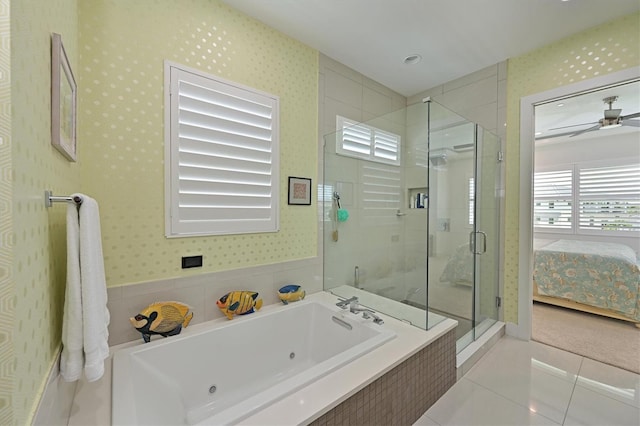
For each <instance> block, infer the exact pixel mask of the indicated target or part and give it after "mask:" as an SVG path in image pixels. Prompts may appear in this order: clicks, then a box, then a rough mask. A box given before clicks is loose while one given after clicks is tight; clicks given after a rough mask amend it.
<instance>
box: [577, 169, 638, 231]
mask: <svg viewBox="0 0 640 426" xmlns="http://www.w3.org/2000/svg"><path fill="white" fill-rule="evenodd" d="M578 202H579V227H580V229H581V230H598V231H636V232H637V231H640V165H638V164H630V165H625V166H615V167H597V168H581V169H580V189H579V194H578Z"/></svg>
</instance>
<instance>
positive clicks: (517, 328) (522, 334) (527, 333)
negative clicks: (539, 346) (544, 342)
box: [506, 322, 531, 340]
mask: <svg viewBox="0 0 640 426" xmlns="http://www.w3.org/2000/svg"><path fill="white" fill-rule="evenodd" d="M506 334H507V336H511V337H515V338H516V339H520V340H531V329H530V328H529V327H524V326H522V325H520V324H514V323H512V322H508V323H507V327H506Z"/></svg>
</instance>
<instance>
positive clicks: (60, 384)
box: [32, 351, 77, 426]
mask: <svg viewBox="0 0 640 426" xmlns="http://www.w3.org/2000/svg"><path fill="white" fill-rule="evenodd" d="M60 353H61V351H59V352H58V356H57V357H56V360H55V362H54V364H53V366H52V368H51V372H50V373H49V379H48V380H47V384H46V385H45V388H44V392H43V394H42V398H41V399H40V403H39V404H38V408H37V409H36V413H35V415H34V418H33V423H32V425H33V426H40V425H43V426H44V425H66V424H67V423H68V421H69V416H70V414H71V406H72V404H73V397H74V395H75V392H76V385H77V382H65V381H64V380H63V379H62V377H61V376H60V368H59V366H60Z"/></svg>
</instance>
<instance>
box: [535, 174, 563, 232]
mask: <svg viewBox="0 0 640 426" xmlns="http://www.w3.org/2000/svg"><path fill="white" fill-rule="evenodd" d="M572 188H573V170H572V169H565V170H554V171H549V172H536V173H535V179H534V185H533V199H534V207H533V225H534V227H535V228H537V229H542V228H544V229H548V230H561V229H565V230H571V224H572V220H571V218H572V200H573V189H572Z"/></svg>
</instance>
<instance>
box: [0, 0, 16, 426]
mask: <svg viewBox="0 0 640 426" xmlns="http://www.w3.org/2000/svg"><path fill="white" fill-rule="evenodd" d="M9 11H10V9H9V0H0V46H1V47H0V170H2V172H1V173H0V424H2V425H7V424H11V423H12V422H13V411H12V409H11V390H12V385H13V381H14V377H15V376H14V369H15V366H14V364H13V354H14V350H13V328H12V324H13V317H14V315H15V288H14V285H13V280H14V278H13V269H12V264H13V254H12V252H11V247H12V242H11V235H12V233H13V223H12V217H11V204H12V203H11V174H10V173H9V172H8V171H9V170H11V145H10V141H11V124H10V123H11V58H10V53H9V51H10V49H9V48H8V47H9V45H10V33H9V22H10V16H9Z"/></svg>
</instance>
